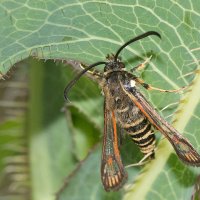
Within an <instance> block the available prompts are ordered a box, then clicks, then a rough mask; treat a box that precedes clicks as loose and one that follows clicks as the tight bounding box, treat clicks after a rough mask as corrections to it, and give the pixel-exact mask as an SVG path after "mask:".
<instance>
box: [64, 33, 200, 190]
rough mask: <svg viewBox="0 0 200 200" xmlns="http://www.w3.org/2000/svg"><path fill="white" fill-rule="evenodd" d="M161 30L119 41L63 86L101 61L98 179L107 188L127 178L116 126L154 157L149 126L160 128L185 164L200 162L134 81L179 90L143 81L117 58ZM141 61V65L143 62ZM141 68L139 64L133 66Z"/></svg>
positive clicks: (116, 187)
mask: <svg viewBox="0 0 200 200" xmlns="http://www.w3.org/2000/svg"><path fill="white" fill-rule="evenodd" d="M150 35H155V36H158V37H160V34H159V33H157V32H155V31H149V32H146V33H144V34H141V35H139V36H137V37H135V38H133V39H131V40H129V41H128V42H126V43H125V44H124V45H122V46H121V47H120V48H119V49H118V51H117V52H116V54H115V55H112V56H108V57H107V59H108V60H107V61H106V62H104V61H100V62H97V63H94V64H92V65H90V66H88V67H86V68H85V69H84V70H83V71H82V72H81V73H80V74H78V75H77V77H76V78H75V79H74V80H72V81H71V82H70V83H69V84H68V85H67V87H66V88H65V92H64V94H65V98H66V99H67V94H68V92H69V90H70V88H71V87H72V86H73V85H74V84H75V83H76V81H77V80H78V79H79V78H80V77H81V76H82V75H83V74H84V73H86V72H88V71H89V70H90V69H92V68H93V67H95V66H97V65H102V64H103V65H104V73H101V72H98V71H95V72H92V74H93V75H94V76H96V77H97V79H98V82H99V83H100V86H101V87H102V90H103V93H104V96H105V101H104V136H103V145H102V162H101V179H102V183H103V186H104V188H105V190H106V191H110V190H118V189H119V188H121V187H122V186H123V184H124V183H125V181H126V179H127V173H126V171H125V169H124V166H123V163H122V160H121V156H120V151H119V143H118V142H119V141H118V138H119V132H118V131H117V126H119V127H120V128H122V129H124V130H125V131H126V132H127V133H128V134H129V135H130V136H131V137H132V139H133V141H134V142H135V143H136V144H137V145H138V146H139V148H140V150H141V152H142V153H144V154H145V155H150V156H151V157H154V149H155V135H154V133H153V132H152V127H153V128H154V129H156V130H159V131H160V133H162V134H163V135H164V136H165V137H166V138H167V139H168V141H169V142H170V143H171V144H172V146H173V147H174V150H175V151H176V153H177V155H178V157H179V159H181V160H182V161H183V162H184V163H185V164H188V165H192V166H200V155H199V154H198V152H197V151H196V150H195V149H194V148H193V146H192V145H191V143H190V142H189V141H188V140H187V139H186V138H185V137H183V136H182V135H181V134H180V133H179V132H178V131H177V130H176V129H175V128H174V127H172V126H171V125H170V124H169V123H168V122H167V121H166V120H165V119H163V118H162V117H161V116H160V115H159V114H158V113H157V112H156V110H155V109H154V108H153V107H152V105H151V104H150V103H149V102H148V101H147V100H146V99H145V97H144V96H143V95H142V94H141V92H140V90H139V88H137V86H136V83H137V84H140V85H141V86H143V87H144V88H146V89H149V90H150V89H154V90H157V91H160V92H177V91H179V90H180V89H178V90H164V89H160V88H155V87H153V86H150V85H149V84H147V83H145V82H144V81H143V80H141V79H140V78H138V77H136V76H135V75H133V74H131V73H129V72H127V71H126V70H125V65H124V63H123V62H122V61H121V60H120V59H119V58H118V56H119V53H120V52H121V50H123V49H124V48H125V47H126V46H127V45H129V44H131V43H133V42H135V41H137V40H140V39H142V38H145V37H148V36H150ZM144 64H145V63H143V64H142V65H141V66H144ZM134 69H135V70H137V69H140V66H137V67H135V68H134Z"/></svg>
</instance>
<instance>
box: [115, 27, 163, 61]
mask: <svg viewBox="0 0 200 200" xmlns="http://www.w3.org/2000/svg"><path fill="white" fill-rule="evenodd" d="M150 35H155V36H157V37H159V38H160V39H161V35H160V34H159V33H158V32H156V31H148V32H146V33H143V34H141V35H138V36H137V37H135V38H133V39H131V40H129V41H128V42H126V43H125V44H123V45H122V46H121V47H120V48H119V49H118V50H117V53H116V54H115V57H114V60H115V61H117V58H118V56H119V54H120V52H121V51H122V50H123V49H124V48H125V47H126V46H128V45H129V44H131V43H133V42H136V41H138V40H141V39H143V38H145V37H148V36H150Z"/></svg>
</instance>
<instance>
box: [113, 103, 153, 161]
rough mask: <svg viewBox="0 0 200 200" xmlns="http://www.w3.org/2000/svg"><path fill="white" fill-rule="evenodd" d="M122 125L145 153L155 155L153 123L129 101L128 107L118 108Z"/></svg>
mask: <svg viewBox="0 0 200 200" xmlns="http://www.w3.org/2000/svg"><path fill="white" fill-rule="evenodd" d="M116 112H117V116H118V120H119V122H120V124H121V127H122V128H123V129H125V130H126V131H127V132H128V134H129V135H130V136H131V138H132V139H133V141H134V142H135V143H136V144H137V145H138V146H139V148H140V150H141V152H142V153H144V154H149V153H152V156H151V157H153V156H154V149H155V135H154V133H153V131H152V129H151V124H150V122H149V121H148V119H147V118H146V117H145V116H144V114H143V113H142V112H141V111H140V109H139V108H138V107H137V106H135V105H133V104H132V103H129V105H128V106H127V109H119V108H118V109H116Z"/></svg>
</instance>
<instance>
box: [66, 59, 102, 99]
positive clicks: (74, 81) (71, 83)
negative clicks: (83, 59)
mask: <svg viewBox="0 0 200 200" xmlns="http://www.w3.org/2000/svg"><path fill="white" fill-rule="evenodd" d="M102 64H104V65H105V64H106V62H103V61H100V62H96V63H94V64H92V65H89V66H88V67H86V68H85V69H84V70H82V71H81V72H80V73H79V74H78V75H77V76H76V77H75V78H74V79H73V80H72V81H70V82H69V83H68V84H67V86H66V87H65V90H64V98H65V100H68V98H67V96H68V93H69V91H70V89H71V88H72V87H73V85H75V83H76V82H77V81H78V80H79V79H80V78H81V76H82V75H83V74H85V73H86V72H87V71H88V70H90V69H92V68H93V67H95V66H97V65H102Z"/></svg>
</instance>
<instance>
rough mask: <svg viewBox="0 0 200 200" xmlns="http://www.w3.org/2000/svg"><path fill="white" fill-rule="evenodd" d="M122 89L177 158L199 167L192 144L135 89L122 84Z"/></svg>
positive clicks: (199, 157) (198, 157)
mask: <svg viewBox="0 0 200 200" xmlns="http://www.w3.org/2000/svg"><path fill="white" fill-rule="evenodd" d="M121 84H122V83H121ZM122 88H123V90H124V91H125V93H127V95H128V96H129V97H130V98H131V99H132V101H133V102H134V104H135V105H136V106H137V107H138V108H139V109H140V110H141V111H142V113H143V114H144V115H145V116H146V117H147V118H148V120H149V121H150V122H151V123H152V125H153V126H154V127H155V128H157V129H158V130H159V131H160V132H161V133H162V134H163V135H164V136H165V137H166V138H167V139H168V140H169V142H170V143H171V144H172V146H173V147H174V149H175V151H176V153H177V155H178V157H179V158H180V159H181V160H182V161H183V162H184V163H186V164H188V165H194V166H200V155H199V154H198V152H197V151H196V150H195V149H194V148H193V146H192V144H191V143H190V142H189V141H188V140H187V139H186V138H185V137H183V136H182V135H181V134H180V133H179V132H178V131H177V130H176V129H175V128H174V127H172V126H171V125H170V124H169V123H168V122H167V121H166V120H165V119H163V118H162V117H161V116H160V115H159V114H158V113H157V112H156V110H155V109H154V108H153V107H152V106H151V105H150V104H149V103H148V101H147V100H146V99H145V97H144V96H143V95H142V94H141V93H140V92H139V91H138V90H137V89H136V87H131V85H130V84H122Z"/></svg>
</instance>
